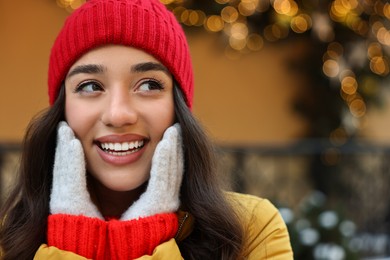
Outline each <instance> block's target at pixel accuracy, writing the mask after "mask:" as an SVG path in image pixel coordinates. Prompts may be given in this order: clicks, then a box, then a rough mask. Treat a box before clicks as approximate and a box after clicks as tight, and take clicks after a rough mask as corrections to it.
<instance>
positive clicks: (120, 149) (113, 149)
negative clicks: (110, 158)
mask: <svg viewBox="0 0 390 260" xmlns="http://www.w3.org/2000/svg"><path fill="white" fill-rule="evenodd" d="M143 145H144V141H143V140H140V141H134V142H123V143H101V144H100V147H101V148H102V149H103V150H104V151H105V152H106V153H109V154H113V155H127V154H131V153H134V152H136V151H138V150H139V148H141V147H142V146H143Z"/></svg>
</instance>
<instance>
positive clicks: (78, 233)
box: [47, 214, 109, 260]
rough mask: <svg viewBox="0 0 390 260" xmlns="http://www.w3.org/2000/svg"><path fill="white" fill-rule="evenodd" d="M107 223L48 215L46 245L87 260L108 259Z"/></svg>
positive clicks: (77, 217) (70, 216) (80, 217)
mask: <svg viewBox="0 0 390 260" xmlns="http://www.w3.org/2000/svg"><path fill="white" fill-rule="evenodd" d="M106 233H107V223H106V222H105V221H104V220H100V219H98V218H89V217H85V216H81V215H80V216H74V215H66V214H55V215H49V217H48V224H47V244H48V245H49V246H55V247H57V248H59V249H61V250H66V251H70V252H73V253H76V254H78V255H81V256H84V257H86V258H88V259H96V260H100V259H102V260H103V259H109V258H107V256H108V253H109V251H108V250H106V244H107V243H106V239H107V235H106Z"/></svg>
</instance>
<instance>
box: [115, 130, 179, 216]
mask: <svg viewBox="0 0 390 260" xmlns="http://www.w3.org/2000/svg"><path fill="white" fill-rule="evenodd" d="M183 171H184V157H183V145H182V137H181V129H180V125H179V124H175V125H173V126H171V127H169V128H168V129H167V130H166V131H165V133H164V136H163V138H162V140H161V141H160V142H159V143H158V145H157V147H156V150H155V152H154V155H153V159H152V167H151V170H150V179H149V182H148V186H147V188H146V191H145V192H144V193H143V194H142V195H141V197H140V198H139V199H138V200H137V201H136V202H134V204H133V205H132V206H131V207H130V208H129V209H128V210H127V211H126V212H125V213H123V215H122V217H121V220H129V219H136V218H139V217H146V216H152V215H155V214H158V213H165V212H175V211H176V210H177V209H178V208H179V205H180V200H179V191H180V186H181V182H182V178H183Z"/></svg>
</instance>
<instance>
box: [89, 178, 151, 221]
mask: <svg viewBox="0 0 390 260" xmlns="http://www.w3.org/2000/svg"><path fill="white" fill-rule="evenodd" d="M145 188H146V183H145V184H143V185H141V186H140V187H138V188H136V189H134V190H131V191H113V190H110V189H108V188H107V187H105V186H104V185H102V184H101V183H100V182H99V181H97V180H96V179H94V178H93V177H91V178H89V180H88V190H89V193H90V195H91V199H92V201H93V203H95V205H96V206H97V207H98V209H99V211H100V212H101V213H102V215H103V216H104V217H115V218H120V216H121V215H122V214H123V213H124V212H125V211H126V210H127V209H128V208H129V207H130V206H131V205H132V204H133V203H134V202H135V201H136V200H137V199H138V198H139V197H140V196H141V194H142V193H143V192H144V191H145Z"/></svg>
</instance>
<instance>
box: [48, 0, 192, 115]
mask: <svg viewBox="0 0 390 260" xmlns="http://www.w3.org/2000/svg"><path fill="white" fill-rule="evenodd" d="M106 44H120V45H126V46H132V47H135V48H138V49H142V50H144V51H145V52H147V53H149V54H151V55H153V56H154V57H155V58H156V59H158V60H159V61H160V62H161V63H162V64H164V66H166V67H167V68H168V70H169V71H170V72H171V73H172V75H173V77H174V78H175V79H176V81H177V82H178V83H179V86H180V87H181V89H182V91H183V92H184V95H185V97H186V102H187V105H188V107H189V108H191V107H192V99H193V85H194V82H193V81H194V79H193V71H192V64H191V59H190V53H189V48H188V44H187V41H186V37H185V34H184V31H183V29H182V27H181V26H180V24H179V23H178V22H177V20H176V18H175V16H174V15H173V14H172V13H171V12H170V11H169V10H167V9H166V7H165V6H164V5H163V4H162V3H160V2H159V1H158V0H138V1H137V0H90V1H88V2H86V3H85V4H84V5H82V6H81V7H80V8H79V9H77V10H76V11H74V12H73V13H72V14H71V15H70V16H69V17H68V18H67V20H66V21H65V24H64V26H63V28H62V30H61V31H60V33H59V35H58V36H57V39H56V40H55V43H54V45H53V47H52V50H51V54H50V61H49V73H48V74H49V75H48V85H49V89H48V92H49V99H50V104H51V105H52V104H53V103H54V102H55V100H56V98H57V96H58V92H59V88H60V86H61V84H62V82H63V81H64V80H65V77H66V74H67V73H68V71H69V69H70V67H71V66H72V65H73V64H74V63H75V62H76V61H77V60H78V59H79V58H80V57H81V56H82V55H83V54H84V53H86V52H88V51H89V50H91V49H93V48H96V47H98V46H102V45H106Z"/></svg>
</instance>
